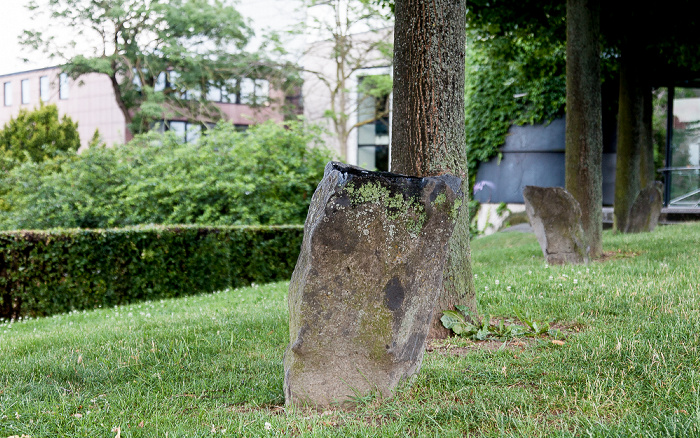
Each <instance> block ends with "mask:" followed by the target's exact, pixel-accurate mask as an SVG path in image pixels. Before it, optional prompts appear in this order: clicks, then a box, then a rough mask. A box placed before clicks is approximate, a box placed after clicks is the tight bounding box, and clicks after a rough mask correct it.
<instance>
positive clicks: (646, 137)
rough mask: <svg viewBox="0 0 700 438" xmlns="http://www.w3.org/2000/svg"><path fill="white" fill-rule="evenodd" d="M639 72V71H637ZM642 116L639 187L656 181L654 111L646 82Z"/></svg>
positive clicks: (643, 91) (644, 186)
mask: <svg viewBox="0 0 700 438" xmlns="http://www.w3.org/2000/svg"><path fill="white" fill-rule="evenodd" d="M638 73H639V72H638ZM641 91H642V93H643V95H642V99H643V103H642V105H643V110H644V113H643V116H642V117H643V118H642V138H641V141H642V145H641V151H640V153H641V155H640V161H639V183H640V186H641V188H643V189H644V188H646V187H648V186H649V184H651V183H652V182H654V181H656V168H655V166H654V132H653V127H652V116H653V112H654V108H653V101H652V92H651V87H650V86H649V85H648V84H647V85H645V86H644V88H642V90H641Z"/></svg>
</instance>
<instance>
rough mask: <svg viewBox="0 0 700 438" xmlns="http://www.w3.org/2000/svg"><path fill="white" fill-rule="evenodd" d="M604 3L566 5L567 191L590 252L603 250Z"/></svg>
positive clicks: (581, 0)
mask: <svg viewBox="0 0 700 438" xmlns="http://www.w3.org/2000/svg"><path fill="white" fill-rule="evenodd" d="M599 34H600V4H599V3H598V1H597V0H567V3H566V190H567V191H568V192H569V193H571V194H572V195H573V197H574V199H576V200H577V201H578V203H579V205H580V206H581V215H582V216H581V221H582V223H583V231H584V233H585V238H586V242H587V245H588V247H589V248H590V252H589V253H590V256H591V257H593V258H595V257H598V256H600V254H601V253H602V251H603V245H602V235H603V177H602V175H603V173H602V159H603V127H602V115H601V114H602V113H601V91H600V45H599Z"/></svg>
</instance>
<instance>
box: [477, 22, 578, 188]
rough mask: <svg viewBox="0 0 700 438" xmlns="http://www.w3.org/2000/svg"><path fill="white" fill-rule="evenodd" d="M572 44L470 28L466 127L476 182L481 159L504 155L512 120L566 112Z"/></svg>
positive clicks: (527, 121) (545, 117)
mask: <svg viewBox="0 0 700 438" xmlns="http://www.w3.org/2000/svg"><path fill="white" fill-rule="evenodd" d="M565 55H566V44H565V42H564V41H560V42H554V43H552V42H548V41H538V40H537V39H535V38H524V37H522V38H520V37H515V36H507V37H506V36H499V37H493V36H483V35H479V33H478V32H476V31H470V38H469V42H468V45H467V53H466V64H467V65H466V86H465V116H466V120H465V129H466V142H467V157H468V165H469V179H470V187H473V185H474V182H475V180H476V171H477V169H478V166H479V163H481V162H484V161H488V160H490V159H491V158H493V157H495V156H497V155H498V148H499V147H500V146H502V145H503V143H504V142H505V139H506V135H507V134H508V128H510V126H511V125H524V124H537V123H547V122H550V121H552V120H554V119H555V118H558V117H561V116H563V115H564V109H565V104H566V60H565Z"/></svg>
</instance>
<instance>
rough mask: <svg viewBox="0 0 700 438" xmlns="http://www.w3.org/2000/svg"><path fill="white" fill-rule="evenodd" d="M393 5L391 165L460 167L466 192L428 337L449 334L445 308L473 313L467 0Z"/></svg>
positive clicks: (399, 168)
mask: <svg viewBox="0 0 700 438" xmlns="http://www.w3.org/2000/svg"><path fill="white" fill-rule="evenodd" d="M395 13H396V24H395V33H394V101H393V103H394V115H393V120H392V149H391V150H392V153H391V169H392V171H393V172H397V173H403V174H408V175H415V176H432V175H439V174H443V173H451V174H453V175H457V176H459V177H460V178H462V190H463V192H464V195H465V197H464V204H465V205H463V206H462V209H461V213H460V215H459V217H458V219H457V224H456V226H455V230H454V233H453V235H452V238H451V239H450V242H449V253H448V258H447V264H446V267H445V270H444V272H443V291H442V292H441V295H440V298H439V299H438V302H437V303H436V305H435V311H434V313H433V324H432V327H431V333H430V337H431V338H436V337H446V336H448V335H449V332H448V331H447V330H446V329H445V328H444V327H443V326H442V323H441V322H440V318H441V317H442V311H443V310H446V309H451V308H454V305H455V304H462V305H465V306H467V307H468V308H469V309H470V310H471V312H472V314H473V315H474V317H475V318H476V317H477V316H476V315H477V313H476V295H475V291H474V280H473V277H472V270H471V257H470V251H469V209H468V208H467V205H466V201H467V199H468V196H469V191H468V188H469V181H468V176H467V156H466V147H465V138H464V55H465V45H466V32H465V19H466V6H465V1H464V0H397V1H396V6H395Z"/></svg>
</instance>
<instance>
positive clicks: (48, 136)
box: [0, 105, 80, 212]
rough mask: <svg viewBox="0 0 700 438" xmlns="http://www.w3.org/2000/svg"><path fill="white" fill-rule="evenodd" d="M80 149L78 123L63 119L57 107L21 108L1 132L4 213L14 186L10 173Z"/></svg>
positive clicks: (0, 177) (0, 203) (0, 188)
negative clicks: (27, 164)
mask: <svg viewBox="0 0 700 438" xmlns="http://www.w3.org/2000/svg"><path fill="white" fill-rule="evenodd" d="M79 147H80V136H79V135H78V123H76V122H73V121H72V120H71V119H70V118H69V117H68V116H63V118H61V119H59V117H58V109H57V108H56V105H46V106H44V105H42V106H40V107H39V108H37V109H34V110H32V111H29V110H27V109H21V110H20V111H19V114H17V117H14V118H12V119H10V121H9V122H7V123H6V124H5V126H4V127H3V129H2V131H0V183H1V184H0V212H2V211H7V210H8V208H9V206H8V203H7V200H6V197H7V194H8V192H9V191H10V190H11V188H12V187H11V185H10V184H8V183H7V182H6V181H4V178H5V177H6V176H7V174H8V173H9V172H10V171H11V170H12V169H13V168H15V167H17V166H19V165H20V164H21V163H23V162H26V161H30V162H35V163H39V162H42V161H44V160H46V159H51V158H54V157H56V156H57V155H59V154H61V152H75V151H77V150H78V148H79Z"/></svg>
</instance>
